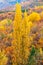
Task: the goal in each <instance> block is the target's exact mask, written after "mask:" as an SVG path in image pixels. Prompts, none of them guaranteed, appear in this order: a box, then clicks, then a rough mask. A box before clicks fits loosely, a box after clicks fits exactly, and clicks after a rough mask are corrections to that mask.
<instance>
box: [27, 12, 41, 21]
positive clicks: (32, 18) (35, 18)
mask: <svg viewBox="0 0 43 65" xmlns="http://www.w3.org/2000/svg"><path fill="white" fill-rule="evenodd" d="M28 18H29V20H30V21H32V22H35V21H39V20H40V19H41V17H40V14H38V13H36V12H32V13H31V14H30V15H29V16H28Z"/></svg>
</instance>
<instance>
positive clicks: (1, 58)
mask: <svg viewBox="0 0 43 65" xmlns="http://www.w3.org/2000/svg"><path fill="white" fill-rule="evenodd" d="M7 61H8V58H7V57H6V55H5V54H4V51H2V52H1V51H0V65H6V64H7Z"/></svg>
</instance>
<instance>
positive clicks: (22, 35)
mask: <svg viewBox="0 0 43 65" xmlns="http://www.w3.org/2000/svg"><path fill="white" fill-rule="evenodd" d="M32 26H33V23H32V22H31V21H29V22H28V15H27V12H26V11H25V13H24V18H22V12H21V5H20V4H18V3H17V4H16V12H15V19H14V23H13V27H14V32H13V38H14V39H13V41H12V45H13V47H14V56H15V58H16V61H14V63H13V65H14V64H16V65H17V64H24V65H25V64H26V63H27V62H26V61H27V59H28V55H29V47H30V45H31V43H30V39H29V33H30V29H31V27H32Z"/></svg>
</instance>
